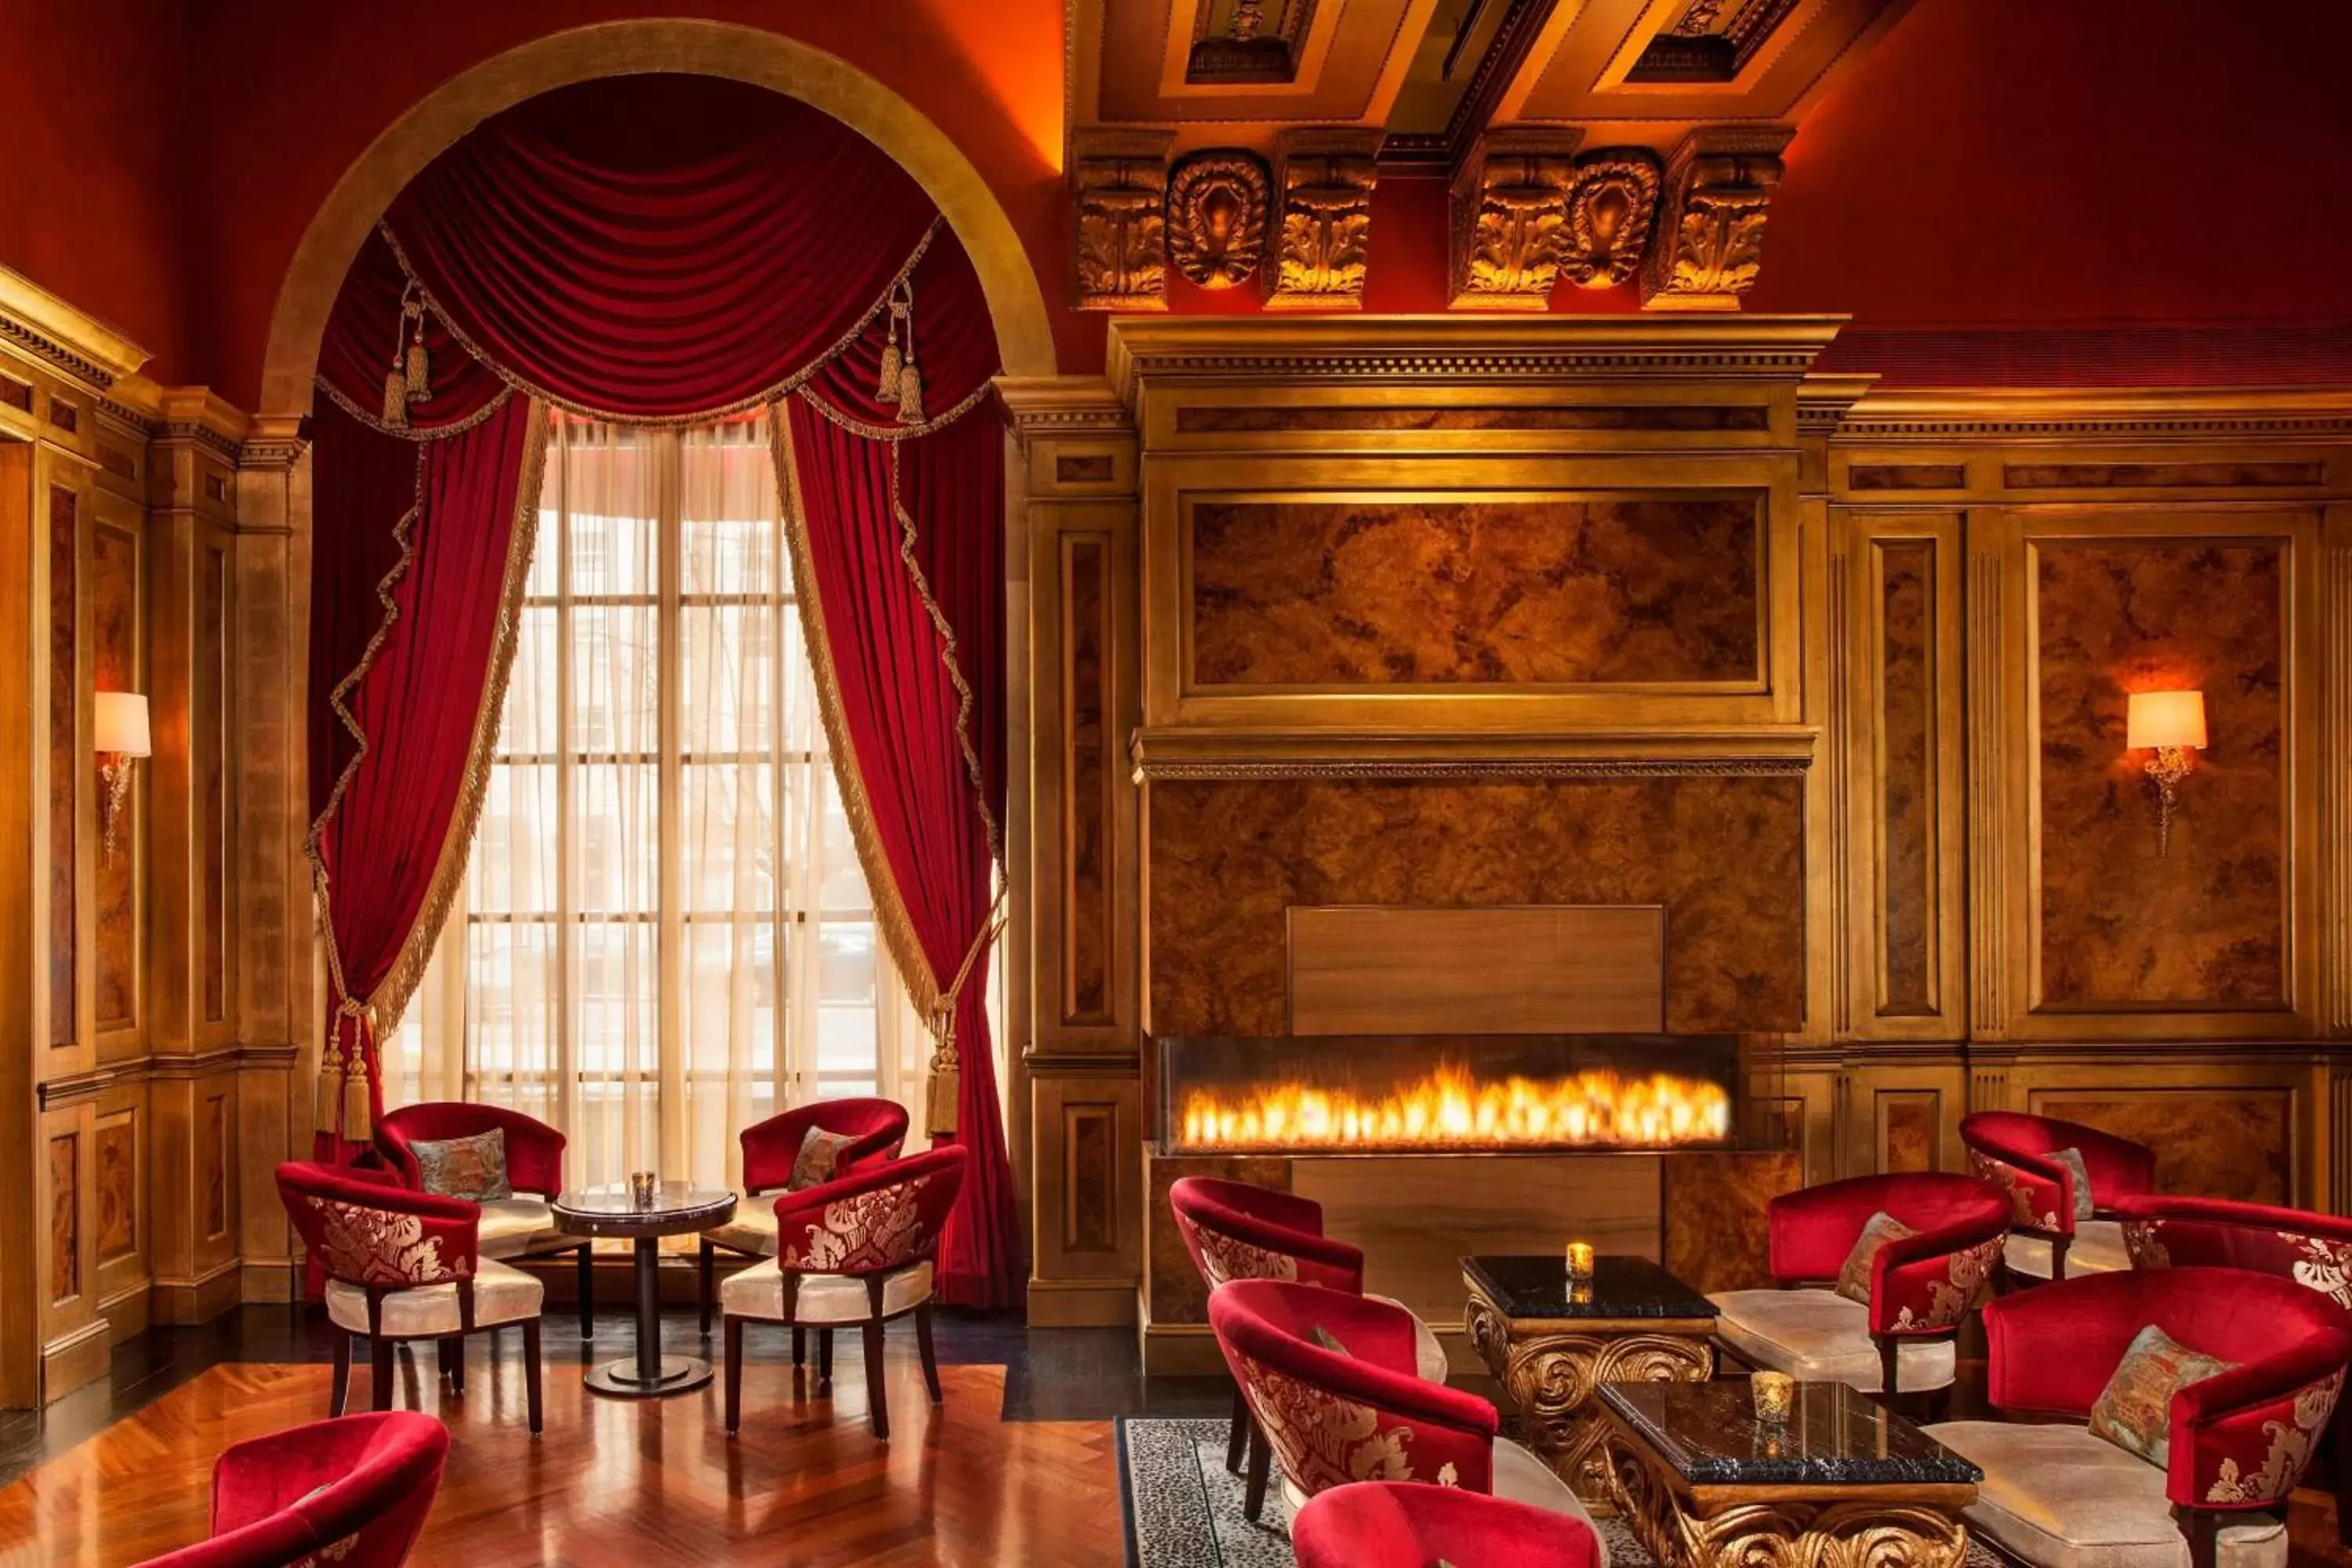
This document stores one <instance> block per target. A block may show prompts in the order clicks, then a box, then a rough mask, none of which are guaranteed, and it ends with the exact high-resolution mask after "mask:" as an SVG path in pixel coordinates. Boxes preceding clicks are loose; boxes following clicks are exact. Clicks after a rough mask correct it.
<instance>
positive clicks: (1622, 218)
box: [1559, 147, 1658, 289]
mask: <svg viewBox="0 0 2352 1568" xmlns="http://www.w3.org/2000/svg"><path fill="white" fill-rule="evenodd" d="M1657 207H1658V161H1657V160H1656V159H1655V158H1654V157H1652V156H1651V155H1650V153H1649V151H1648V150H1647V149H1646V148H1642V147H1609V148H1603V149H1601V151H1598V152H1593V153H1585V154H1584V155H1583V156H1582V157H1580V158H1579V159H1577V161H1576V188H1575V189H1574V190H1572V191H1570V193H1569V197H1568V236H1567V238H1566V241H1565V243H1564V244H1563V245H1562V247H1561V249H1560V258H1559V269H1560V271H1561V272H1562V273H1563V274H1565V275H1566V276H1567V278H1568V280H1569V281H1570V283H1573V284H1575V285H1576V286H1577V287H1578V288H1580V289H1613V288H1615V287H1616V286H1617V285H1618V284H1621V283H1625V282H1630V281H1631V280H1632V279H1633V275H1634V274H1635V273H1636V272H1639V271H1640V270H1641V269H1642V258H1643V252H1644V251H1645V250H1646V249H1647V248H1648V247H1649V243H1650V219H1651V217H1652V216H1653V215H1654V214H1655V213H1656V211H1657Z"/></svg>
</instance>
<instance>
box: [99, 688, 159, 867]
mask: <svg viewBox="0 0 2352 1568" xmlns="http://www.w3.org/2000/svg"><path fill="white" fill-rule="evenodd" d="M91 728H92V729H93V730H94V731H96V735H95V737H94V742H93V744H92V747H91V749H92V750H93V751H95V752H97V753H98V775H99V777H100V778H101V779H103V780H104V781H105V782H106V789H105V791H104V792H103V793H102V794H100V796H99V797H98V821H99V828H100V837H101V838H102V840H103V842H104V845H105V849H106V853H107V854H109V855H112V854H113V853H114V825H115V821H116V819H117V818H119V817H121V815H122V806H123V803H124V802H125V801H127V800H129V799H130V798H131V763H132V762H133V761H134V760H135V759H137V758H140V757H147V756H152V755H154V751H155V748H154V746H153V745H152V743H151V742H149V740H148V736H147V699H146V698H144V697H142V696H141V695H140V694H139V693H138V692H136V691H101V692H100V693H99V694H98V712H97V715H96V722H95V723H94V724H93V725H92V726H91Z"/></svg>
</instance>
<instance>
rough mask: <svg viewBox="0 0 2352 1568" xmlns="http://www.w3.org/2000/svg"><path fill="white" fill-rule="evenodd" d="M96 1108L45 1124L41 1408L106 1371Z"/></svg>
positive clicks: (58, 1111) (65, 1109)
mask: <svg viewBox="0 0 2352 1568" xmlns="http://www.w3.org/2000/svg"><path fill="white" fill-rule="evenodd" d="M96 1121H97V1115H96V1107H95V1106H94V1105H92V1104H91V1103H89V1101H88V1100H83V1101H80V1102H79V1103H76V1104H72V1105H66V1106H53V1107H51V1108H50V1109H48V1110H44V1111H43V1112H42V1113H41V1116H40V1121H39V1126H40V1136H41V1151H40V1153H41V1157H40V1169H41V1180H40V1183H39V1188H40V1194H41V1210H42V1214H43V1215H44V1216H45V1231H46V1234H45V1235H44V1237H43V1241H42V1245H41V1247H40V1248H39V1262H38V1268H39V1278H40V1279H41V1281H42V1287H43V1289H42V1291H41V1297H42V1300H41V1306H40V1313H39V1321H40V1344H41V1371H40V1385H41V1386H40V1401H41V1403H42V1404H44V1405H47V1404H50V1403H53V1402H55V1401H56V1400H57V1399H58V1398H60V1397H61V1396H63V1395H65V1394H69V1393H71V1392H72V1391H73V1390H74V1389H77V1388H79V1387H80V1386H81V1385H82V1384H86V1383H89V1381H91V1380H92V1379H93V1378H96V1377H99V1376H100V1375H102V1374H103V1373H105V1371H106V1362H107V1352H108V1333H107V1324H106V1321H105V1320H104V1319H103V1318H101V1317H100V1316H99V1311H98V1295H97V1291H96V1289H94V1286H95V1284H96V1281H97V1277H98V1234H97V1228H96V1226H94V1225H93V1224H92V1223H91V1219H92V1214H93V1211H94V1210H95V1208H96V1206H97V1205H96V1203H95V1201H94V1189H95V1185H96V1184H95V1181H94V1179H93V1176H94V1173H93V1171H92V1169H91V1159H90V1144H91V1142H92V1138H91V1131H92V1129H93V1128H94V1127H95V1125H96Z"/></svg>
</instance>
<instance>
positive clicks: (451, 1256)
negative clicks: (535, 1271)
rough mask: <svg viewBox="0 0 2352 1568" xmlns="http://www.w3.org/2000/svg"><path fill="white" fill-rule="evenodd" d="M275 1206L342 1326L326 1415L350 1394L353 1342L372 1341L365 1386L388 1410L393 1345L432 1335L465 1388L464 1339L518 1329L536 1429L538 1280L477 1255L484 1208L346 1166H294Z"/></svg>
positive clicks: (444, 1363) (446, 1369)
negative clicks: (316, 1271) (282, 1210)
mask: <svg viewBox="0 0 2352 1568" xmlns="http://www.w3.org/2000/svg"><path fill="white" fill-rule="evenodd" d="M278 1201H279V1202H281V1203H282V1204H284V1205H286V1215H287V1217H288V1218H289V1220H291V1221H292V1222H293V1225H294V1228H295V1230H296V1231H297V1232H299V1234H300V1236H301V1237H302V1245H303V1246H304V1247H306V1248H308V1249H309V1251H310V1256H311V1258H314V1259H316V1260H317V1262H318V1265H319V1267H320V1270H321V1271H322V1272H323V1273H324V1274H325V1276H326V1280H327V1289H326V1297H327V1319H328V1321H329V1322H331V1324H333V1325H334V1327H335V1329H336V1331H337V1332H336V1333H335V1335H334V1354H335V1363H334V1364H335V1372H334V1387H333V1394H332V1395H331V1410H330V1414H332V1415H341V1413H342V1408H343V1401H344V1398H345V1397H346V1395H348V1394H349V1393H350V1391H351V1375H352V1336H354V1335H356V1336H358V1337H360V1338H362V1339H363V1340H365V1341H366V1342H367V1344H368V1349H369V1352H370V1355H369V1364H370V1371H371V1378H370V1384H369V1392H370V1394H371V1395H372V1397H373V1401H374V1405H375V1408H376V1409H378V1410H389V1409H390V1408H391V1407H392V1361H393V1347H394V1345H395V1344H397V1343H398V1342H401V1341H403V1340H430V1341H432V1342H433V1343H434V1347H435V1351H436V1355H437V1356H438V1359H439V1361H440V1364H441V1371H442V1373H443V1374H444V1375H445V1376H446V1377H447V1378H448V1379H449V1382H450V1385H451V1387H452V1388H453V1389H454V1390H455V1391H456V1392H457V1393H459V1394H463V1393H464V1392H465V1389H466V1348H465V1347H466V1336H467V1335H469V1334H475V1333H480V1332H483V1331H488V1330H491V1329H497V1328H503V1327H505V1326H507V1325H509V1324H520V1326H521V1328H522V1344H523V1387H524V1390H525V1393H526V1394H527V1395H528V1403H529V1409H530V1429H531V1430H532V1431H533V1432H536V1431H538V1430H539V1429H540V1375H539V1311H540V1303H541V1288H540V1283H539V1281H538V1280H536V1279H532V1278H531V1277H530V1275H528V1274H525V1273H523V1272H522V1271H521V1270H520V1269H516V1268H509V1267H508V1266H507V1265H505V1264H503V1263H500V1262H499V1261H497V1260H496V1259H494V1258H484V1257H482V1256H481V1249H480V1243H479V1239H478V1226H479V1221H480V1216H481V1205H478V1204H475V1203H471V1202H469V1201H467V1199H464V1198H444V1197H436V1196H435V1195H434V1194H430V1193H413V1192H410V1191H408V1190H407V1189H406V1188H404V1187H399V1186H394V1185H393V1184H389V1183H387V1182H383V1181H381V1180H376V1179H371V1178H369V1177H365V1176H360V1175H355V1174H354V1173H352V1172H351V1171H349V1170H346V1169H343V1168H341V1167H339V1166H330V1165H314V1164H310V1163H307V1162H303V1161H292V1160H289V1161H288V1162H287V1163H285V1164H282V1165H280V1166H278Z"/></svg>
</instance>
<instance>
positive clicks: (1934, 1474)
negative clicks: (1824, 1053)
mask: <svg viewBox="0 0 2352 1568" xmlns="http://www.w3.org/2000/svg"><path fill="white" fill-rule="evenodd" d="M1593 1392H1594V1393H1595V1394H1599V1395H1600V1397H1601V1402H1602V1403H1603V1404H1605V1405H1608V1406H1609V1408H1610V1410H1611V1411H1612V1412H1613V1413H1614V1414H1615V1415H1617V1417H1618V1418H1619V1419H1620V1420H1622V1421H1623V1422H1624V1423H1625V1425H1626V1426H1629V1427H1631V1428H1632V1429H1633V1432H1634V1433H1635V1434H1636V1435H1638V1436H1640V1437H1641V1438H1642V1440H1643V1442H1645V1443H1647V1444H1648V1445H1649V1446H1650V1447H1651V1448H1652V1450H1654V1452H1655V1453H1656V1454H1657V1456H1658V1457H1659V1458H1661V1459H1663V1460H1664V1461H1665V1463H1666V1465H1667V1466H1668V1468H1672V1469H1673V1470H1674V1471H1675V1473H1676V1474H1678V1475H1679V1476H1681V1477H1682V1479H1684V1480H1685V1482H1687V1483H1689V1484H1690V1485H1692V1486H1939V1485H1954V1486H1972V1485H1974V1484H1975V1483H1976V1482H1978V1481H1979V1480H1981V1479H1983V1476H1984V1473H1983V1472H1982V1471H1980V1470H1979V1469H1978V1468H1976V1466H1974V1465H1972V1464H1970V1463H1969V1461H1968V1460H1966V1459H1964V1458H1960V1456H1959V1455H1958V1454H1955V1453H1953V1452H1952V1451H1951V1450H1950V1449H1949V1448H1947V1447H1944V1446H1943V1445H1942V1444H1941V1443H1938V1442H1937V1441H1936V1440H1935V1439H1934V1438H1933V1437H1930V1436H1927V1434H1925V1433H1923V1432H1921V1431H1920V1430H1919V1428H1917V1427H1916V1426H1912V1425H1911V1423H1910V1422H1908V1421H1906V1420H1905V1419H1903V1417H1902V1416H1900V1415H1895V1413H1894V1412H1893V1411H1891V1410H1887V1409H1885V1408H1883V1407H1881V1406H1880V1405H1879V1404H1878V1402H1877V1401H1876V1400H1874V1399H1873V1398H1871V1397H1870V1396H1869V1395H1868V1394H1856V1393H1855V1392H1854V1391H1853V1389H1851V1388H1848V1387H1847V1386H1846V1385H1845V1384H1843V1383H1801V1384H1797V1388H1796V1399H1795V1401H1794V1403H1793V1405H1792V1406H1791V1408H1790V1412H1789V1418H1788V1420H1787V1421H1786V1422H1782V1423H1778V1424H1775V1425H1770V1426H1768V1425H1766V1424H1764V1423H1761V1422H1759V1421H1758V1420H1757V1419H1756V1407H1755V1404H1754V1402H1753V1401H1752V1399H1751V1398H1750V1396H1749V1394H1748V1379H1746V1378H1744V1377H1728V1378H1721V1379H1718V1380H1717V1381H1716V1382H1714V1383H1604V1384H1599V1385H1597V1386H1596V1387H1595V1389H1594V1391H1593Z"/></svg>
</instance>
